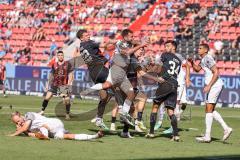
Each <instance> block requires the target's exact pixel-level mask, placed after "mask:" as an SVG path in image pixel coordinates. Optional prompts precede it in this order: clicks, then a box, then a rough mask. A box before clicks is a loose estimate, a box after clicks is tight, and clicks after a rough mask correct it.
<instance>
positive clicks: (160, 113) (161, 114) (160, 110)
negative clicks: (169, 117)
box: [158, 105, 165, 121]
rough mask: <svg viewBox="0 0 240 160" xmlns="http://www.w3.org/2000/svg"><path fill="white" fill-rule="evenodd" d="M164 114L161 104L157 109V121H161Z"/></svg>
mask: <svg viewBox="0 0 240 160" xmlns="http://www.w3.org/2000/svg"><path fill="white" fill-rule="evenodd" d="M164 114H165V107H164V105H161V106H160V108H159V110H158V116H159V119H158V120H159V121H163V117H164Z"/></svg>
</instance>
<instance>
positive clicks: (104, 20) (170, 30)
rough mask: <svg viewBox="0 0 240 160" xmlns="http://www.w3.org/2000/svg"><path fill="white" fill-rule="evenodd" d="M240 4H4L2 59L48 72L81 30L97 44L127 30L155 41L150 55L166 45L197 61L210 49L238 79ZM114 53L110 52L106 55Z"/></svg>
mask: <svg viewBox="0 0 240 160" xmlns="http://www.w3.org/2000/svg"><path fill="white" fill-rule="evenodd" d="M239 3H240V2H239V1H238V0H230V1H229V0H213V1H207V0H185V1H184V0H168V1H166V0H158V1H155V0H118V1H116V0H96V1H92V0H84V1H81V0H74V1H68V0H66V1H60V0H53V1H49V0H45V1H26V0H11V1H4V0H3V1H1V2H0V57H2V58H3V59H4V63H14V64H18V65H19V64H21V65H34V66H39V65H41V66H47V64H48V63H47V62H48V61H49V60H50V59H51V58H52V57H53V56H54V54H55V52H54V51H55V50H56V49H57V48H59V47H63V46H64V45H68V44H70V43H71V42H72V41H73V39H74V38H75V33H76V31H77V30H78V29H81V28H85V29H88V30H90V31H92V34H93V35H94V38H95V40H96V41H107V40H108V39H109V38H115V37H117V36H118V35H119V33H120V31H121V30H122V29H123V28H127V27H129V28H131V29H132V30H134V31H135V34H134V35H135V36H136V37H140V38H144V37H146V36H149V37H150V40H151V42H152V46H150V47H149V48H148V54H149V55H150V54H161V53H162V51H163V50H164V47H163V44H164V42H165V41H166V40H169V39H175V40H177V42H178V43H179V47H178V51H179V52H181V53H183V54H184V55H185V57H195V58H198V57H197V56H196V55H197V54H196V51H197V48H198V45H199V44H200V43H202V42H206V43H209V44H210V46H211V53H212V54H215V55H216V58H217V59H218V60H219V61H218V67H219V70H220V71H221V74H238V72H239V61H240V45H239V44H240V26H239V25H240V16H239V15H240V7H239ZM106 53H108V51H106Z"/></svg>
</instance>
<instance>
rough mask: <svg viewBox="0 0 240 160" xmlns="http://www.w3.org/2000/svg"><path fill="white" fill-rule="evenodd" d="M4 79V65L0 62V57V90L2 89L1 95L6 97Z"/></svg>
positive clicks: (0, 60)
mask: <svg viewBox="0 0 240 160" xmlns="http://www.w3.org/2000/svg"><path fill="white" fill-rule="evenodd" d="M5 80H6V67H5V66H4V65H3V64H2V59H1V58H0V90H2V91H3V96H4V97H6V92H5V86H4V81H5Z"/></svg>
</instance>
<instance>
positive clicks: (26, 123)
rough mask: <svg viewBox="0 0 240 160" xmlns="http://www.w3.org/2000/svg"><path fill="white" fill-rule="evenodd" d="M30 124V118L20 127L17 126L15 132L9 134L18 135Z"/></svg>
mask: <svg viewBox="0 0 240 160" xmlns="http://www.w3.org/2000/svg"><path fill="white" fill-rule="evenodd" d="M30 124H31V121H30V120H28V121H26V122H25V123H24V125H23V126H22V127H19V128H18V129H17V130H16V132H15V133H13V134H10V135H9V136H17V135H20V134H21V133H24V132H26V131H27V130H28V129H29V127H30Z"/></svg>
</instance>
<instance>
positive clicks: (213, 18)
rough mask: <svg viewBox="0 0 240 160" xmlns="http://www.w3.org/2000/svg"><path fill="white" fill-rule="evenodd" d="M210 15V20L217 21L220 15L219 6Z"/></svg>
mask: <svg viewBox="0 0 240 160" xmlns="http://www.w3.org/2000/svg"><path fill="white" fill-rule="evenodd" d="M208 17H209V20H210V21H215V20H216V18H217V17H218V8H215V10H214V13H210V14H209V16H208Z"/></svg>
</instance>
